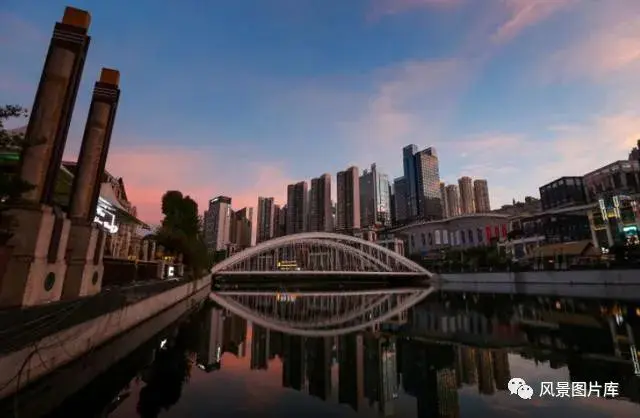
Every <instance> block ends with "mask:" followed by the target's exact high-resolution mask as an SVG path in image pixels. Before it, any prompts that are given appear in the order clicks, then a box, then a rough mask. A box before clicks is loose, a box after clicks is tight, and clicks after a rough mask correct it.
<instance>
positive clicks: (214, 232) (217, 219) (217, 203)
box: [204, 196, 233, 252]
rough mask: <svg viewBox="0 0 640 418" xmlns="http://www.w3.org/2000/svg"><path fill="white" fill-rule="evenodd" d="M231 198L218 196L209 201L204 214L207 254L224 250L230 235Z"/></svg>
mask: <svg viewBox="0 0 640 418" xmlns="http://www.w3.org/2000/svg"><path fill="white" fill-rule="evenodd" d="M232 212H233V211H232V210H231V198H230V197H227V196H218V197H215V198H213V199H211V200H209V209H208V210H206V211H205V212H204V242H205V245H206V246H207V250H208V251H209V252H215V251H223V250H226V249H227V247H228V245H229V243H230V242H231V241H230V238H231V236H230V233H231V215H232Z"/></svg>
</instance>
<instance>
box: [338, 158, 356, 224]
mask: <svg viewBox="0 0 640 418" xmlns="http://www.w3.org/2000/svg"><path fill="white" fill-rule="evenodd" d="M359 177H360V176H359V170H358V167H349V168H347V169H346V170H344V171H340V172H339V173H338V176H337V186H338V187H337V189H338V190H337V192H338V193H337V197H338V202H337V205H336V215H337V216H336V231H338V232H343V233H352V232H353V231H354V230H358V229H360V179H359Z"/></svg>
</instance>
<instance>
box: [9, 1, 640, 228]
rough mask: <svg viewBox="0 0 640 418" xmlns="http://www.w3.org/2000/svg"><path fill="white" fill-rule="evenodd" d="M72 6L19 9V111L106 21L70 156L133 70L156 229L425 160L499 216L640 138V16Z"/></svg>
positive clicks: (124, 173) (144, 177) (425, 4)
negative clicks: (189, 206)
mask: <svg viewBox="0 0 640 418" xmlns="http://www.w3.org/2000/svg"><path fill="white" fill-rule="evenodd" d="M71 1H72V0H66V1H57V0H47V1H46V2H45V1H36V0H0V56H2V57H3V58H2V61H0V103H3V104H4V103H12V104H20V105H23V106H25V107H30V106H31V105H32V104H33V98H34V95H35V91H36V88H37V83H38V80H39V77H40V72H41V70H42V65H43V62H44V58H45V54H46V50H47V47H48V42H49V39H50V36H51V33H52V30H53V25H54V23H55V22H56V21H58V20H60V19H61V17H62V13H63V10H64V6H65V5H72V6H74V7H78V8H82V9H85V10H89V11H90V12H91V15H92V22H91V27H90V34H91V36H92V40H91V46H90V50H89V54H88V58H87V63H86V65H85V70H84V75H83V78H82V84H81V86H80V92H79V96H78V100H77V102H76V107H75V111H74V115H73V120H72V125H71V130H70V133H69V137H68V140H67V147H66V151H65V158H67V159H73V158H75V156H76V155H77V153H78V150H79V146H80V141H81V138H82V132H83V129H84V124H85V121H86V116H87V111H88V107H89V102H90V95H91V90H92V86H93V83H94V82H95V80H96V78H97V77H98V75H99V72H100V68H101V67H110V68H116V69H118V70H120V72H121V82H120V84H121V89H122V94H121V99H120V104H119V108H118V115H117V119H116V125H115V128H114V132H113V136H112V139H111V149H110V152H109V158H108V161H107V169H108V170H109V171H110V172H111V173H112V174H113V175H115V176H121V177H123V179H124V182H125V185H126V188H127V194H128V197H129V199H130V200H131V201H132V203H133V204H134V205H135V206H137V208H138V214H139V217H140V218H142V219H143V220H145V221H147V222H157V221H158V220H160V218H161V213H160V199H161V196H162V194H163V193H164V192H165V191H167V190H172V189H177V190H181V191H182V192H183V193H185V194H189V195H191V196H192V197H194V198H195V199H196V201H197V202H198V203H199V206H200V209H201V211H203V210H204V209H206V205H207V201H208V199H210V198H212V197H215V196H217V195H227V196H230V197H231V198H232V199H233V206H234V207H236V208H241V207H244V206H256V204H257V197H258V196H259V195H261V196H274V197H275V198H276V200H277V201H279V202H280V203H284V199H285V195H286V186H287V184H290V183H293V182H297V181H301V180H309V179H311V178H312V177H317V176H319V175H320V174H323V173H331V174H332V176H333V178H334V184H335V173H337V172H338V171H340V170H343V169H345V168H347V167H349V166H351V165H357V166H358V167H360V168H361V169H364V168H366V167H368V166H369V165H370V164H371V163H374V162H375V163H377V165H378V167H379V168H380V169H381V170H382V171H383V172H386V173H387V174H388V175H389V176H390V177H391V178H394V177H397V176H400V175H402V147H403V146H405V145H407V144H416V145H418V147H419V148H421V149H423V148H426V147H429V146H434V147H436V149H437V151H438V155H439V161H440V174H441V178H442V180H443V181H445V182H447V183H453V182H456V181H457V179H458V178H459V177H461V176H463V175H468V176H471V177H474V178H486V179H487V180H488V182H489V192H490V197H491V203H492V206H493V207H498V206H500V205H502V204H505V203H509V202H511V200H512V199H513V198H516V199H523V198H524V197H525V196H528V195H531V196H537V195H538V187H539V186H541V185H543V184H545V183H547V182H549V181H551V180H553V179H555V178H557V177H560V176H564V175H568V176H570V175H583V174H585V173H587V172H589V171H591V170H594V169H597V168H599V167H600V166H603V165H605V164H607V163H609V162H612V161H615V160H619V159H626V158H627V156H628V153H629V151H630V149H631V148H632V147H633V146H634V145H635V143H636V141H637V139H639V138H640V106H638V102H637V96H638V92H640V71H639V70H640V1H638V0H482V1H478V0H209V1H200V0H181V1H180V2H169V1H162V0H137V1H135V2H131V1H126V2H125V1H122V0H109V1H108V2H105V1H80V0H76V1H73V2H71ZM68 2H70V3H68ZM11 124H13V125H11ZM11 124H10V125H9V126H10V127H12V126H13V127H17V126H19V125H23V124H24V121H12V122H11ZM334 189H335V187H334ZM334 196H335V191H334Z"/></svg>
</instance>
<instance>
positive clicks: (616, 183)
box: [583, 160, 640, 202]
mask: <svg viewBox="0 0 640 418" xmlns="http://www.w3.org/2000/svg"><path fill="white" fill-rule="evenodd" d="M583 183H584V188H585V191H586V199H587V201H588V202H597V201H598V200H599V195H600V194H602V193H615V194H620V195H630V196H636V195H638V194H640V161H633V160H621V161H616V162H614V163H611V164H608V165H606V166H604V167H602V168H599V169H597V170H595V171H592V172H590V173H588V174H585V175H584V177H583Z"/></svg>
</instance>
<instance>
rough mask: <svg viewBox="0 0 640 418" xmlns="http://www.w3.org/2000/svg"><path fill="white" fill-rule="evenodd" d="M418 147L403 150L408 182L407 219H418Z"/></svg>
mask: <svg viewBox="0 0 640 418" xmlns="http://www.w3.org/2000/svg"><path fill="white" fill-rule="evenodd" d="M417 153H418V146H417V145H414V144H411V145H407V146H406V147H404V148H403V149H402V169H403V172H404V179H405V182H406V196H405V199H406V209H405V211H406V214H407V216H406V217H407V219H416V218H418V214H419V212H418V195H417V193H418V172H417V169H416V157H415V156H416V154H417Z"/></svg>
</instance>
